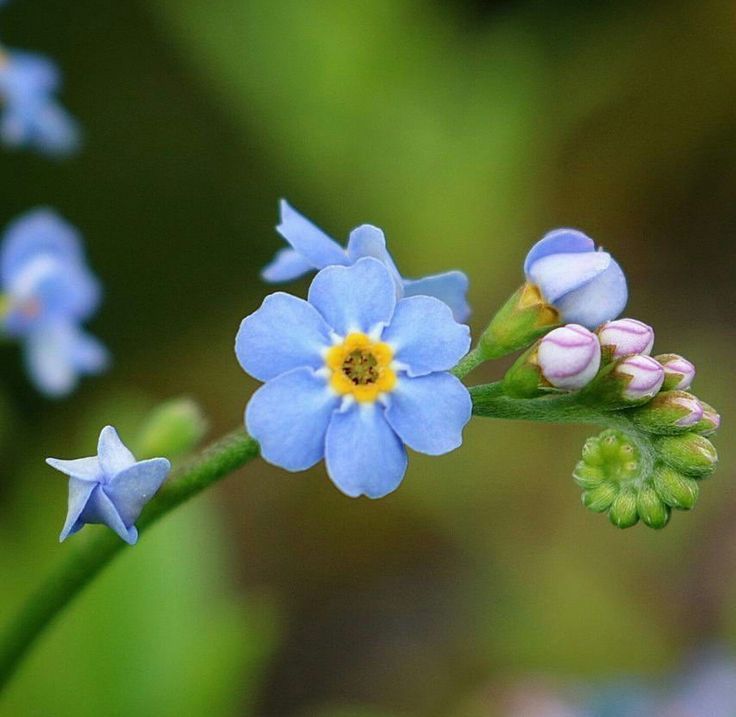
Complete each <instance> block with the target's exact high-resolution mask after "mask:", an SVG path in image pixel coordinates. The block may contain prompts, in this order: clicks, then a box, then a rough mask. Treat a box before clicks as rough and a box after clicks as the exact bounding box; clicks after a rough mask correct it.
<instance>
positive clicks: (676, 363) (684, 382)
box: [656, 354, 695, 391]
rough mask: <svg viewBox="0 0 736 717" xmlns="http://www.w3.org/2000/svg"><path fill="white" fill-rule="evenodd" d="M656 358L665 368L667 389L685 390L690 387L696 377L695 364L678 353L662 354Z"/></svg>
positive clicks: (665, 386) (665, 388)
mask: <svg viewBox="0 0 736 717" xmlns="http://www.w3.org/2000/svg"><path fill="white" fill-rule="evenodd" d="M656 358H657V361H659V363H660V364H662V368H663V369H664V390H665V391H672V390H678V391H684V390H686V389H688V388H690V386H691V384H692V382H693V379H694V378H695V366H693V365H692V364H691V363H690V362H689V361H688V360H687V359H685V358H682V356H678V355H677V354H662V355H661V356H657V357H656Z"/></svg>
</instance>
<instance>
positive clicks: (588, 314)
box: [524, 229, 628, 329]
mask: <svg viewBox="0 0 736 717" xmlns="http://www.w3.org/2000/svg"><path fill="white" fill-rule="evenodd" d="M524 273H525V274H526V278H527V280H528V281H529V282H530V283H532V284H535V285H536V286H538V287H539V289H540V291H541V292H542V296H543V297H544V299H545V301H547V303H549V304H551V305H552V306H554V307H555V308H556V309H557V311H559V313H560V321H561V323H564V324H568V323H573V324H582V325H583V326H585V327H586V328H588V329H594V328H595V327H596V326H599V325H600V324H602V323H603V322H605V321H610V320H611V319H615V318H616V317H617V316H618V315H619V314H620V313H621V312H622V311H623V309H624V306H626V300H627V299H628V289H627V288H626V277H625V276H624V273H623V271H621V267H620V266H619V265H618V264H617V263H616V260H615V259H614V258H613V257H612V256H611V255H610V254H609V253H608V252H605V251H602V250H601V249H598V251H596V249H595V244H594V242H593V240H592V239H591V238H590V237H588V236H586V235H585V234H583V233H582V232H579V231H576V230H574V229H556V230H555V231H552V232H549V233H548V234H546V235H545V236H544V238H543V239H541V240H540V241H538V242H537V243H536V244H535V245H534V246H533V247H532V249H531V251H530V252H529V254H527V257H526V261H525V262H524Z"/></svg>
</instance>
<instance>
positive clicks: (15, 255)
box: [0, 207, 84, 290]
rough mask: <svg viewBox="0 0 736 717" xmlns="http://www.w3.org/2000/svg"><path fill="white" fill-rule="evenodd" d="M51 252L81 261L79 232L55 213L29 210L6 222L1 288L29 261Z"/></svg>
mask: <svg viewBox="0 0 736 717" xmlns="http://www.w3.org/2000/svg"><path fill="white" fill-rule="evenodd" d="M42 254H44V255H46V254H48V255H51V256H52V257H55V258H58V259H61V260H63V261H65V262H67V261H71V262H74V263H83V262H84V253H83V251H82V243H81V240H80V237H79V233H78V232H77V231H76V230H75V229H74V227H72V226H71V224H69V223H68V222H66V221H64V219H62V218H61V217H60V216H59V215H58V214H57V213H56V212H54V211H53V210H52V209H48V208H46V207H39V208H38V209H32V210H31V211H29V212H26V213H25V214H22V215H21V216H19V217H18V218H17V219H15V220H13V221H12V222H10V224H8V226H7V229H6V230H5V237H4V239H3V242H2V246H1V247H0V278H1V279H2V283H3V285H4V287H6V290H7V285H8V283H10V282H11V281H12V280H13V278H14V276H15V274H16V273H17V272H18V271H20V270H22V269H23V268H24V267H25V265H26V264H27V263H28V261H30V260H32V259H35V258H36V257H38V256H39V255H42Z"/></svg>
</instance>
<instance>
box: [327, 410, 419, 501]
mask: <svg viewBox="0 0 736 717" xmlns="http://www.w3.org/2000/svg"><path fill="white" fill-rule="evenodd" d="M325 461H326V463H327V473H328V475H329V476H330V478H331V479H332V482H333V483H334V484H335V485H336V486H337V487H338V488H339V489H340V490H341V491H342V492H343V493H345V495H349V496H350V497H351V498H357V497H358V496H359V495H365V496H368V498H382V497H383V496H384V495H387V494H388V493H391V491H394V490H396V488H397V487H398V486H399V483H401V480H402V478H403V477H404V473H405V472H406V465H407V457H406V451H405V450H404V446H403V445H402V444H401V441H400V440H399V438H398V436H397V435H396V433H394V431H393V429H392V428H391V426H389V424H388V423H387V422H386V416H385V415H384V409H383V406H381V405H380V404H379V403H363V404H359V403H354V404H352V405H351V406H350V407H349V408H348V409H347V410H346V411H337V412H335V413H334V414H333V416H332V420H331V421H330V427H329V428H328V429H327V441H326V448H325Z"/></svg>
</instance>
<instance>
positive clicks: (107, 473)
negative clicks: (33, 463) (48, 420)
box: [46, 426, 171, 545]
mask: <svg viewBox="0 0 736 717" xmlns="http://www.w3.org/2000/svg"><path fill="white" fill-rule="evenodd" d="M46 463H48V464H49V465H50V466H51V467H52V468H56V470H59V471H61V472H62V473H66V474H67V475H68V476H69V510H68V512H67V516H66V522H65V523H64V527H63V528H62V530H61V534H60V535H59V541H60V542H61V541H63V540H66V538H67V537H69V536H70V535H72V534H74V533H76V532H77V531H78V530H80V529H81V528H82V526H84V525H85V524H86V523H102V524H104V525H107V526H108V527H109V528H112V530H114V531H115V532H116V533H117V534H118V535H119V536H120V537H121V538H122V539H123V540H124V541H125V542H126V543H128V544H129V545H135V543H136V542H137V541H138V530H137V529H136V527H135V525H134V523H135V521H136V520H138V516H139V515H140V514H141V511H142V510H143V507H144V506H145V504H146V503H148V501H149V500H150V499H151V498H152V497H153V496H154V495H155V494H156V492H157V491H158V489H159V488H160V487H161V484H162V483H163V482H164V480H165V479H166V476H167V475H168V474H169V471H170V470H171V464H170V463H169V461H168V460H167V459H166V458H151V459H149V460H146V461H136V459H135V457H134V456H133V454H132V453H131V452H130V451H129V450H128V449H127V448H126V447H125V445H124V444H123V442H122V441H121V440H120V437H119V436H118V434H117V431H116V430H115V429H114V428H113V427H112V426H105V428H103V429H102V431H101V432H100V439H99V442H98V444H97V455H96V456H92V457H91V458H77V459H75V460H69V461H67V460H60V459H58V458H47V459H46Z"/></svg>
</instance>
